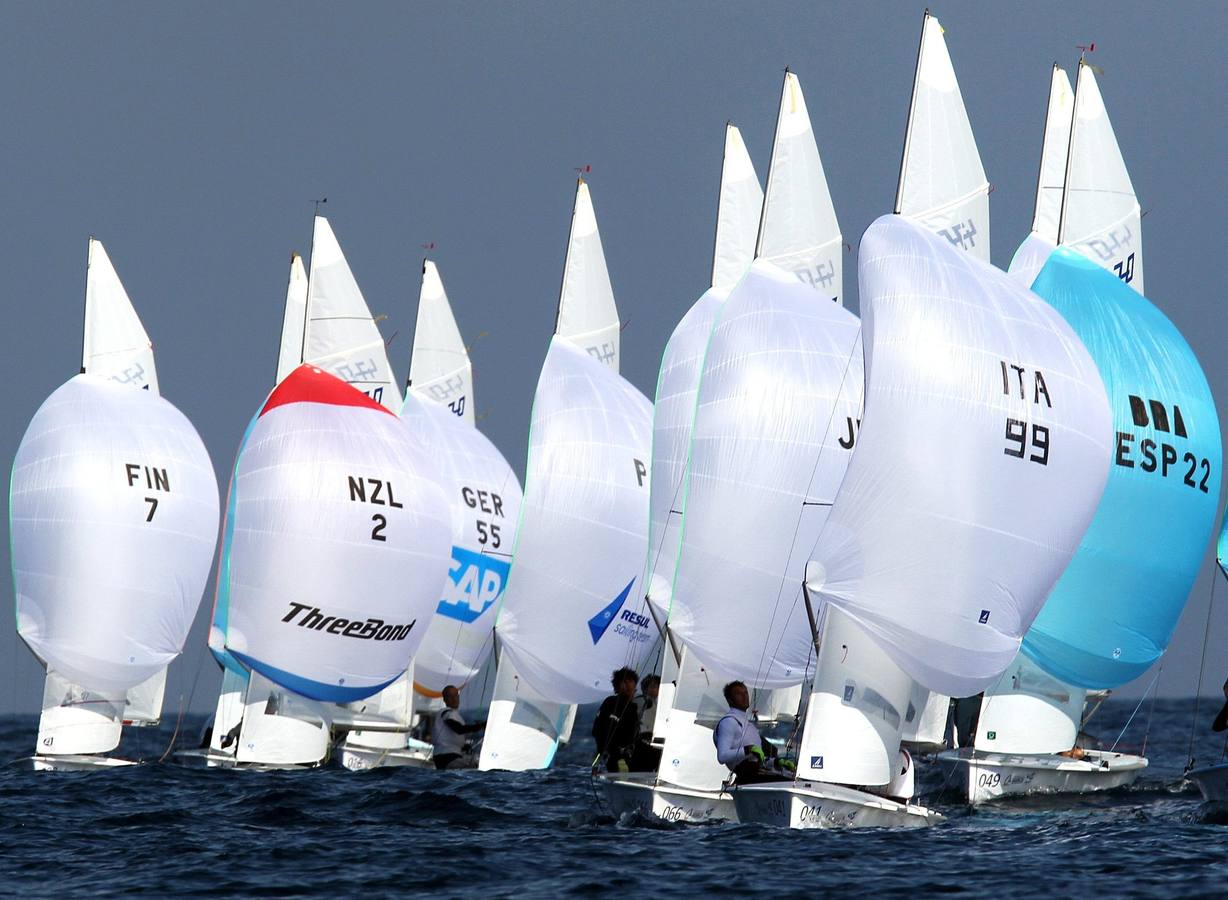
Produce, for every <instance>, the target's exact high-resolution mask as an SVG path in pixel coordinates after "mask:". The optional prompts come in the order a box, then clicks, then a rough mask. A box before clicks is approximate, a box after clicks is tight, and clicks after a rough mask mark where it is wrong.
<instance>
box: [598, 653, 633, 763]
mask: <svg viewBox="0 0 1228 900" xmlns="http://www.w3.org/2000/svg"><path fill="white" fill-rule="evenodd" d="M639 681H640V676H639V675H637V674H636V672H635V670H634V669H627V668H623V669H618V670H617V671H615V672H614V674H613V675H612V676H611V677H610V684H611V685H612V686H613V687H614V694H613V696H611V697H606V698H605V700H603V701H602V702H601V709H599V710H597V718H596V719H595V720H594V722H593V738H594V739H595V740H596V741H597V753H598V759H599V760H600V757H602V756H604V757H605V768H606V771H607V772H628V771H630V769H631V757H632V755H633V754H634V753H635V739H636V738H637V737H638V736H639V733H640V710H639V707H638V706H637V705H636V702H635V686H636V685H637V684H639ZM594 768H598V763H594Z"/></svg>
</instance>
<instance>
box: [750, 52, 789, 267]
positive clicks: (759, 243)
mask: <svg viewBox="0 0 1228 900" xmlns="http://www.w3.org/2000/svg"><path fill="white" fill-rule="evenodd" d="M788 83H789V67H788V66H785V74H784V78H783V80H782V81H781V85H780V109H778V110H777V111H776V127H775V128H774V129H772V156H771V159H769V160H768V172H767V182H766V187H765V189H764V191H763V206H762V208H761V209H760V210H759V236H758V237H757V238H755V259H758V258H759V255H760V254H761V253H762V252H763V223H764V222H765V221H767V208H768V203H769V202H770V200H771V196H772V170H773V169H774V168H776V142H777V141H778V140H780V120H781V118H782V117H783V115H784V106H785V86H786V85H787V84H788Z"/></svg>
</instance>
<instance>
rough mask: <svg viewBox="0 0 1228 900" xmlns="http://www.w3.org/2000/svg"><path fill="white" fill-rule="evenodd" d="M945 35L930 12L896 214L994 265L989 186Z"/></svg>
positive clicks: (910, 113)
mask: <svg viewBox="0 0 1228 900" xmlns="http://www.w3.org/2000/svg"><path fill="white" fill-rule="evenodd" d="M942 35H943V30H942V26H941V25H939V24H938V20H937V19H935V18H934V17H933V16H931V15H930V14H929V12H928V11H927V12H926V13H925V20H924V22H923V23H922V26H921V46H920V48H919V50H918V52H917V71H916V76H915V79H914V81H913V95H912V104H911V106H910V107H909V111H908V129H907V132H906V134H905V137H904V158H903V162H902V164H901V166H900V180H899V186H898V188H897V191H896V197H895V211H896V212H897V213H901V214H903V215H906V216H909V217H911V218H913V219H916V220H918V221H919V222H921V223H922V224H924V225H925V226H926V227H927V228H929V229H930V230H931V231H933V232H934V233H935V234H940V235H942V236H943V237H945V238H946V239H947V240H948V241H950V242H951V243H952V244H953V245H954V246H956V247H959V248H960V249H962V250H967V251H968V252H969V253H971V254H972V255H973V256H975V257H977V258H978V259H981V260H984V261H985V262H989V190H990V188H989V180H988V179H987V178H986V177H985V168H984V166H982V165H981V155H980V153H979V152H978V151H977V149H976V139H975V138H974V137H973V136H972V125H971V124H970V123H969V122H968V111H967V110H966V109H964V98H963V95H962V94H961V93H960V91H959V82H958V81H956V79H955V69H954V68H953V67H952V66H951V56H950V54H949V53H947V44H946V40H945V38H943V36H942Z"/></svg>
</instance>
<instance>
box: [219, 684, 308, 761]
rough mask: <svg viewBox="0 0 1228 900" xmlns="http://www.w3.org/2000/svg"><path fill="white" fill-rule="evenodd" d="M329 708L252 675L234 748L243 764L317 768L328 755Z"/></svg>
mask: <svg viewBox="0 0 1228 900" xmlns="http://www.w3.org/2000/svg"><path fill="white" fill-rule="evenodd" d="M329 736H330V722H329V708H328V707H327V706H326V705H325V704H323V703H318V702H315V701H312V700H308V699H306V698H304V697H301V696H299V695H298V694H295V693H293V692H291V691H287V690H285V689H284V688H283V687H281V686H280V685H278V684H275V683H274V682H273V681H270V680H269V679H267V678H265V677H263V676H262V675H261V674H260V673H259V672H252V673H251V675H250V677H249V679H248V683H247V690H246V693H245V696H244V700H243V725H242V728H241V729H240V731H239V737H238V741H237V743H236V745H235V759H236V761H238V762H240V763H256V764H259V765H265V766H295V765H316V764H318V763H319V762H320V761H322V760H323V759H324V758H325V757H326V756H327V755H328V744H329Z"/></svg>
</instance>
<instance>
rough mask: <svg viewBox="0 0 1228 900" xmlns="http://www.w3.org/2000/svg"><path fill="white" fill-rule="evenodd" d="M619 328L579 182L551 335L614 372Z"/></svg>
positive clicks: (587, 201) (594, 226) (588, 205)
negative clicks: (572, 345) (555, 335)
mask: <svg viewBox="0 0 1228 900" xmlns="http://www.w3.org/2000/svg"><path fill="white" fill-rule="evenodd" d="M621 330H622V325H621V323H620V322H619V321H618V307H617V306H616V305H615V303H614V289H613V287H611V285H610V273H609V272H608V271H607V270H606V265H605V252H604V251H603V250H602V249H601V233H600V232H599V231H598V230H597V216H596V213H595V212H594V211H593V199H592V197H591V196H590V195H589V190H588V185H587V184H585V183H584V179H583V178H581V179H579V180H578V182H577V183H576V201H575V207H574V208H573V209H572V214H571V232H570V234H569V235H568V238H567V259H566V261H565V262H564V264H563V287H562V290H561V291H560V292H559V307H558V315H557V317H556V318H555V323H554V333H555V334H557V335H558V336H559V337H563V338H567V339H568V340H569V341H571V343H573V344H574V345H575V346H577V347H579V348H580V349H581V350H583V351H584V352H585V353H587V354H589V355H590V356H592V357H593V358H594V359H596V360H598V361H599V362H602V363H605V364H606V365H607V366H609V367H610V368H611V369H613V370H614V371H615V372H617V371H618V361H619V355H618V349H619V347H618V343H619V333H620V331H621Z"/></svg>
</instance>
